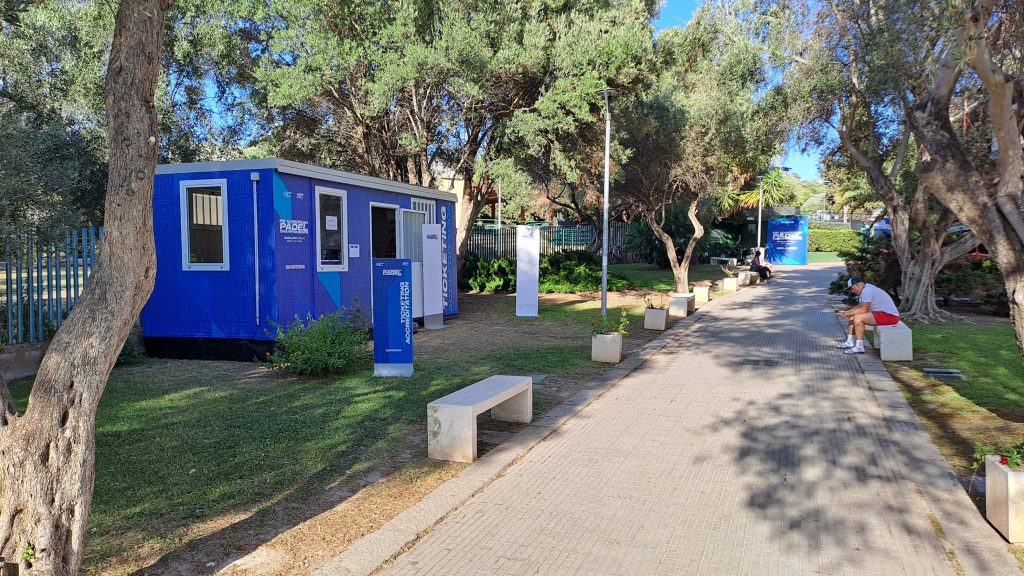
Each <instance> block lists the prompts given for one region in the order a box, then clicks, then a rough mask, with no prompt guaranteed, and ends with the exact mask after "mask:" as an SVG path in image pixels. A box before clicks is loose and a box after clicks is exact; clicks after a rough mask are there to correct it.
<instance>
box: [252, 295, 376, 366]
mask: <svg viewBox="0 0 1024 576" xmlns="http://www.w3.org/2000/svg"><path fill="white" fill-rule="evenodd" d="M369 340H370V330H369V325H368V324H367V322H366V319H365V317H364V316H363V315H362V314H361V313H360V312H349V311H347V310H345V309H344V308H342V310H340V311H338V312H334V313H333V314H327V315H326V316H321V317H320V318H316V319H314V318H313V317H312V316H311V315H309V314H307V315H306V320H305V322H303V321H302V319H300V318H298V317H296V318H295V320H293V321H292V322H290V323H289V324H288V325H287V326H277V345H276V346H275V349H274V352H273V354H271V355H270V356H269V357H268V358H267V361H268V362H269V363H270V365H271V366H276V367H282V368H285V369H286V370H288V371H289V372H294V373H296V374H311V375H319V374H338V373H342V372H348V371H351V370H357V369H359V368H363V367H364V366H366V365H367V364H369V362H370V358H371V357H372V350H371V348H370V346H369Z"/></svg>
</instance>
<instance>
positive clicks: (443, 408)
mask: <svg viewBox="0 0 1024 576" xmlns="http://www.w3.org/2000/svg"><path fill="white" fill-rule="evenodd" d="M487 410H490V411H491V418H494V419H495V420H503V421H505V422H523V423H527V424H529V423H530V420H532V419H533V380H532V379H531V378H530V377H529V376H491V377H490V378H487V379H485V380H481V381H479V382H477V383H476V384H473V385H471V386H467V387H465V388H463V389H462V390H458V391H456V392H452V393H451V394H449V395H447V396H445V397H444V398H438V399H437V400H434V401H433V402H431V403H430V404H427V455H428V456H430V457H431V458H434V459H436V460H451V461H454V462H472V461H474V460H476V417H477V415H479V414H481V413H483V412H486V411H487Z"/></svg>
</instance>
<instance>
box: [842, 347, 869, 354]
mask: <svg viewBox="0 0 1024 576" xmlns="http://www.w3.org/2000/svg"><path fill="white" fill-rule="evenodd" d="M863 353H864V349H863V348H858V347H856V346H851V347H850V348H849V349H848V350H843V354H847V355H850V354H863Z"/></svg>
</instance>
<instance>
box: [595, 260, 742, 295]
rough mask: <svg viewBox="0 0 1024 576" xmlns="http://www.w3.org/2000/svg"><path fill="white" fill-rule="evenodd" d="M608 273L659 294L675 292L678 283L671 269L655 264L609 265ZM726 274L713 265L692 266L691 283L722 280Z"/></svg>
mask: <svg viewBox="0 0 1024 576" xmlns="http://www.w3.org/2000/svg"><path fill="white" fill-rule="evenodd" d="M608 271H609V272H614V273H616V274H618V275H619V276H622V277H624V278H629V279H630V280H631V281H632V282H633V283H634V284H635V285H636V287H637V288H641V289H647V290H656V291H658V292H675V290H676V283H675V280H674V279H673V278H672V269H671V268H659V267H657V266H655V265H654V264H609V265H608ZM724 277H725V273H724V272H722V269H721V268H720V267H719V266H716V265H713V264H695V265H691V266H690V277H689V280H690V282H691V283H693V282H697V281H699V280H721V279H722V278H724Z"/></svg>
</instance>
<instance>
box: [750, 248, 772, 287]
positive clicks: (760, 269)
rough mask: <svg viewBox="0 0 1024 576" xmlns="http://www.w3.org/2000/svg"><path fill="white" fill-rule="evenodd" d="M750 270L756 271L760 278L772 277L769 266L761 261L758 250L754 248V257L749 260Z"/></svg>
mask: <svg viewBox="0 0 1024 576" xmlns="http://www.w3.org/2000/svg"><path fill="white" fill-rule="evenodd" d="M750 271H751V272H757V275H758V276H760V277H761V280H768V279H769V278H771V277H772V270H771V268H769V267H767V266H765V265H764V264H762V263H761V251H760V250H757V249H755V250H754V259H753V260H752V261H751V262H750Z"/></svg>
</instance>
